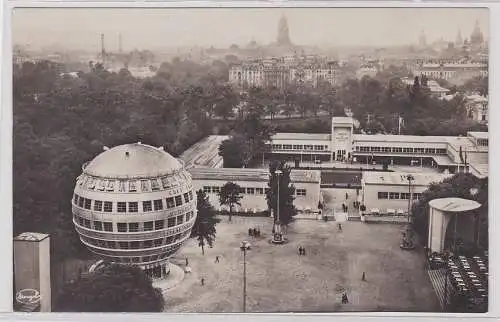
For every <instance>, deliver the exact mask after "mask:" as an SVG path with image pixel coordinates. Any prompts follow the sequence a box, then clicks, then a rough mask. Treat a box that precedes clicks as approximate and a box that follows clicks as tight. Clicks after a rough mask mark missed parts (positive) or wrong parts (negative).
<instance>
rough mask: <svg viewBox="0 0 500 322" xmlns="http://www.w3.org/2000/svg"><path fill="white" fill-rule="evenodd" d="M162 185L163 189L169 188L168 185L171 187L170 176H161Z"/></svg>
mask: <svg viewBox="0 0 500 322" xmlns="http://www.w3.org/2000/svg"><path fill="white" fill-rule="evenodd" d="M161 185H162V186H163V189H167V188H168V187H170V182H169V181H168V177H163V178H161Z"/></svg>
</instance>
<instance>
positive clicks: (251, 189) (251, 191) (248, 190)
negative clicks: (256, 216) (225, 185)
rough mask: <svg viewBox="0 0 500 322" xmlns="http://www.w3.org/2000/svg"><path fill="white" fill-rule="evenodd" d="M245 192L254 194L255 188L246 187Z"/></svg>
mask: <svg viewBox="0 0 500 322" xmlns="http://www.w3.org/2000/svg"><path fill="white" fill-rule="evenodd" d="M247 193H248V194H249V195H254V194H255V188H247Z"/></svg>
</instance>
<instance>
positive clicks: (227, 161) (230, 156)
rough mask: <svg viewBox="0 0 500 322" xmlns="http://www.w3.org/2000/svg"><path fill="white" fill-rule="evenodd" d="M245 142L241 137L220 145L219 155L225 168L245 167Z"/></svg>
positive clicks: (234, 137) (230, 139)
mask: <svg viewBox="0 0 500 322" xmlns="http://www.w3.org/2000/svg"><path fill="white" fill-rule="evenodd" d="M244 148H245V140H244V138H243V137H242V136H241V135H238V136H233V137H231V138H229V139H227V140H224V141H222V142H221V144H220V145H219V155H220V156H221V157H222V162H223V167H224V168H241V167H243V159H244V153H245V151H244Z"/></svg>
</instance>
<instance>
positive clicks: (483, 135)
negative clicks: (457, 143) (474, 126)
mask: <svg viewBox="0 0 500 322" xmlns="http://www.w3.org/2000/svg"><path fill="white" fill-rule="evenodd" d="M467 135H468V136H470V137H473V138H475V139H483V140H488V138H489V133H488V132H467Z"/></svg>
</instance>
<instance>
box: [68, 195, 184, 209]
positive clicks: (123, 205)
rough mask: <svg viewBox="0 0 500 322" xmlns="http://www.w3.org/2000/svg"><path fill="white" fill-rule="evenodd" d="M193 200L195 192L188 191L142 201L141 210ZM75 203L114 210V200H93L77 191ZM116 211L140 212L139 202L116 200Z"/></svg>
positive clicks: (83, 206) (79, 205) (177, 205)
mask: <svg viewBox="0 0 500 322" xmlns="http://www.w3.org/2000/svg"><path fill="white" fill-rule="evenodd" d="M191 200H193V192H192V191H188V192H186V193H184V194H183V195H178V196H175V197H168V198H166V199H165V200H163V199H157V200H148V201H142V202H141V205H142V207H141V208H140V211H141V212H149V211H153V210H154V211H159V210H163V209H170V208H174V207H179V206H181V205H183V204H184V203H188V202H190V201H191ZM164 201H165V202H164ZM73 204H74V205H75V206H78V207H80V208H83V209H88V210H94V211H103V212H113V202H111V201H101V200H92V199H88V198H84V197H82V196H79V195H78V194H76V193H75V194H74V195H73ZM116 212H139V202H138V201H129V202H124V201H118V202H116Z"/></svg>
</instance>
